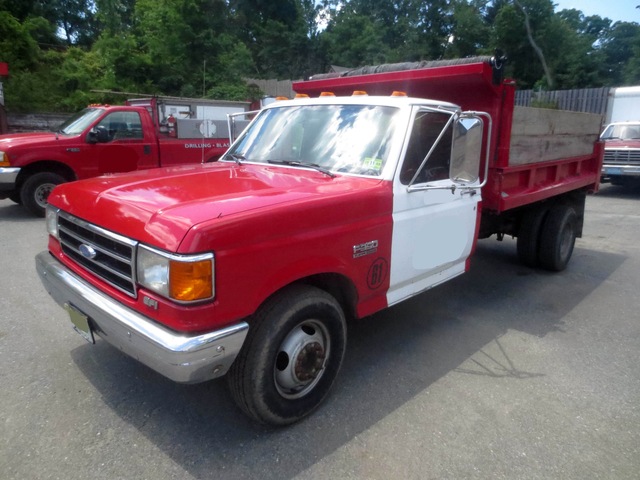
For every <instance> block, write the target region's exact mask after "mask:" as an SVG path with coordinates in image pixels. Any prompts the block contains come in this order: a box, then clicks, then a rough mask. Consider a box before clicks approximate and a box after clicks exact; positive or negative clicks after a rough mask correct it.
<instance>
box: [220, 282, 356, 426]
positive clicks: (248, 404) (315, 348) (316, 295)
mask: <svg viewBox="0 0 640 480" xmlns="http://www.w3.org/2000/svg"><path fill="white" fill-rule="evenodd" d="M346 338H347V332H346V323H345V317H344V313H343V311H342V308H341V307H340V305H339V304H338V302H337V301H336V300H335V299H334V298H333V297H332V296H331V295H329V294H328V293H326V292H325V291H323V290H320V289H318V288H315V287H311V286H307V285H298V286H294V287H291V288H288V289H287V290H284V291H282V292H280V293H278V294H276V295H275V296H274V297H272V298H271V299H270V300H268V301H267V302H266V303H265V304H264V305H263V306H262V307H261V308H260V309H259V311H258V312H257V313H256V315H255V316H254V318H253V322H252V323H251V327H250V328H249V334H248V336H247V339H246V340H245V344H244V346H243V347H242V350H241V351H240V354H239V355H238V358H236V360H235V362H234V364H233V365H232V366H231V369H230V370H229V373H228V374H227V379H228V382H229V387H230V391H231V395H232V396H233V398H234V400H235V402H236V403H237V404H238V406H239V407H240V408H241V409H242V410H243V411H244V412H245V413H246V414H248V415H249V416H250V417H252V418H254V419H255V420H257V421H259V422H261V423H266V424H270V425H287V424H290V423H293V422H296V421H298V420H300V419H301V418H303V417H305V416H307V415H309V414H310V413H311V412H313V411H314V410H315V409H316V408H317V407H318V406H319V405H320V404H321V403H322V401H323V400H324V399H325V397H326V396H327V394H328V393H329V390H330V389H331V387H332V385H333V383H334V381H335V379H336V376H337V374H338V371H339V370H340V366H341V365H342V359H343V357H344V352H345V348H346Z"/></svg>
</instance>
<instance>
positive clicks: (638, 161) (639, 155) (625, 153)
mask: <svg viewBox="0 0 640 480" xmlns="http://www.w3.org/2000/svg"><path fill="white" fill-rule="evenodd" d="M604 163H606V164H616V165H630V164H632V165H640V149H631V148H625V149H620V150H613V149H605V151H604Z"/></svg>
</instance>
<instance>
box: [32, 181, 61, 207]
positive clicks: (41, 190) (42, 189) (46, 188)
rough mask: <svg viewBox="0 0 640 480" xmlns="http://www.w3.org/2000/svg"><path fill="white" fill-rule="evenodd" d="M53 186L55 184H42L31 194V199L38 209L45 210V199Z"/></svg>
mask: <svg viewBox="0 0 640 480" xmlns="http://www.w3.org/2000/svg"><path fill="white" fill-rule="evenodd" d="M55 186H56V184H55V183H43V184H42V185H40V186H38V188H36V191H35V192H34V193H33V197H34V199H35V201H36V203H37V204H38V206H39V207H42V208H45V207H46V206H47V198H49V194H50V193H51V191H52V190H53V189H54V188H55Z"/></svg>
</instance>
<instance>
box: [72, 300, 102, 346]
mask: <svg viewBox="0 0 640 480" xmlns="http://www.w3.org/2000/svg"><path fill="white" fill-rule="evenodd" d="M66 307H67V312H69V317H70V318H71V323H72V324H73V329H74V330H75V331H76V332H78V333H79V334H80V335H81V336H82V338H84V339H85V340H86V341H87V342H89V343H96V340H95V338H94V337H93V330H91V325H89V317H87V316H86V315H85V314H84V313H82V312H81V311H80V310H78V309H77V308H75V307H74V306H73V305H67V306H66Z"/></svg>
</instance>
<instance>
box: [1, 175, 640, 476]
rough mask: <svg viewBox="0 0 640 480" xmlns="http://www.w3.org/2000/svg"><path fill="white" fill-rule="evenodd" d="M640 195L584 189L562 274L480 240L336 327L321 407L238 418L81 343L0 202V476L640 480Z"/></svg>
mask: <svg viewBox="0 0 640 480" xmlns="http://www.w3.org/2000/svg"><path fill="white" fill-rule="evenodd" d="M639 207H640V190H638V191H631V190H624V189H622V188H619V187H613V186H608V185H605V186H603V188H602V190H601V192H600V193H599V194H597V195H595V196H591V197H589V198H588V200H587V214H586V222H585V230H584V236H583V238H582V239H579V240H578V241H577V243H576V249H575V251H574V255H573V259H572V261H571V263H570V264H569V267H568V269H567V270H566V271H564V272H562V273H559V274H551V273H547V272H543V271H538V270H532V269H529V268H526V267H523V266H521V265H519V264H518V262H517V259H516V249H515V241H514V240H512V239H505V240H504V241H503V242H497V241H495V239H494V238H492V239H488V240H483V241H481V242H480V246H479V248H478V252H477V254H476V256H475V258H474V260H473V262H472V268H471V271H470V272H469V273H467V274H465V275H463V276H462V277H459V278H457V279H455V280H453V281H451V282H449V283H448V284H445V285H442V286H440V287H437V288H436V289H434V290H431V291H429V292H427V293H425V294H422V295H420V296H418V297H417V298H414V299H412V300H409V301H407V302H404V303H403V304H400V305H398V306H396V307H393V308H390V309H388V310H386V311H384V312H382V313H379V314H376V315H374V316H373V317H370V318H368V319H366V320H363V321H359V322H357V323H352V324H351V325H350V326H349V345H348V349H347V356H346V360H345V364H344V366H343V369H342V372H341V374H340V377H339V380H338V382H337V384H336V387H335V389H334V390H333V393H332V395H331V397H330V398H329V399H328V401H327V402H326V403H325V404H324V405H323V407H321V409H320V410H319V411H317V412H316V413H315V414H314V415H313V416H311V417H310V418H308V419H306V420H304V421H302V422H300V423H298V424H296V425H294V426H292V427H288V428H284V429H269V428H264V427H261V426H258V425H255V424H253V423H251V421H249V420H248V419H246V418H245V417H244V416H243V415H242V414H241V413H240V412H239V411H238V410H236V408H235V406H234V405H233V403H232V401H231V399H230V396H229V394H228V393H227V390H226V384H225V381H224V380H215V381H212V382H209V383H206V384H201V385H191V386H184V385H178V384H175V383H172V382H171V381H169V380H166V379H164V378H163V377H161V376H159V375H158V374H156V373H154V372H152V371H151V370H149V369H147V368H146V367H144V366H142V365H140V364H138V363H137V362H136V361H134V360H131V359H129V358H128V357H126V356H124V355H122V354H121V353H120V352H118V351H116V350H115V349H113V348H112V347H110V346H108V345H107V344H106V343H105V342H101V341H100V340H99V341H98V343H97V344H96V345H94V346H92V345H89V344H88V343H86V342H85V341H84V340H83V339H82V338H81V337H80V336H79V335H77V334H76V333H75V332H74V331H73V330H72V329H71V327H70V322H69V319H68V317H67V316H66V313H65V312H64V311H63V310H62V309H61V308H59V307H58V306H57V305H56V304H54V302H53V301H52V300H51V299H50V298H49V296H48V295H47V293H46V292H45V291H44V289H43V288H42V286H41V285H40V282H39V280H38V278H37V275H36V273H35V268H34V256H35V255H36V253H38V252H39V251H41V250H44V249H45V248H46V241H47V237H46V233H45V227H44V222H43V220H42V219H36V218H33V217H31V216H29V214H27V213H26V212H25V211H24V210H23V209H22V208H21V207H19V206H17V205H15V204H13V203H11V202H10V201H9V200H1V201H0V245H2V249H3V251H2V254H1V257H0V258H1V260H0V269H1V272H2V278H3V282H2V284H3V289H2V296H1V298H0V385H1V391H2V393H1V395H0V416H1V420H0V478H2V479H6V480H9V479H16V480H17V479H20V480H23V479H89V478H90V479H110V480H112V479H154V480H163V479H218V478H220V479H225V480H229V479H251V478H256V479H288V478H301V479H302V478H304V479H316V478H317V479H325V478H331V479H351V478H353V479H387V478H411V479H414V478H415V479H463V478H465V479H466V478H478V479H485V478H504V479H563V480H565V479H580V480H584V479H638V478H640V369H639V368H638V365H640V321H639V318H640V292H639V286H640V241H639V239H640V208H639Z"/></svg>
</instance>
